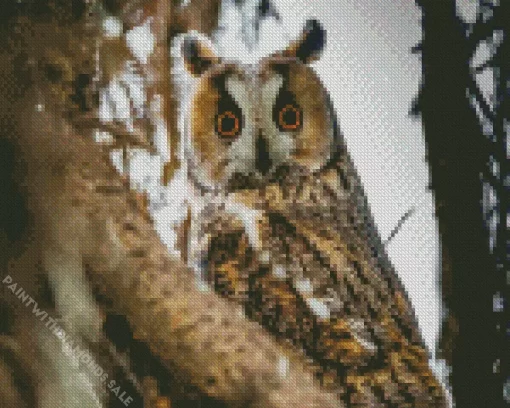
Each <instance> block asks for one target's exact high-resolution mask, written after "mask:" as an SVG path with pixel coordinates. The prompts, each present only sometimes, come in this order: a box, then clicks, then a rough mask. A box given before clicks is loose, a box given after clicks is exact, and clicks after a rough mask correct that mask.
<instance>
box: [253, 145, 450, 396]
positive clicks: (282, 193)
mask: <svg viewBox="0 0 510 408" xmlns="http://www.w3.org/2000/svg"><path fill="white" fill-rule="evenodd" d="M265 203H266V211H267V216H268V218H269V225H270V231H269V233H268V240H269V242H270V245H269V246H270V247H271V248H272V268H273V269H276V273H274V271H273V273H271V271H269V273H268V274H267V276H268V277H267V278H265V279H267V281H268V282H267V283H266V284H265V286H266V288H268V287H271V286H275V285H279V286H282V285H283V286H285V285H288V286H287V288H288V289H287V292H288V293H294V295H295V296H296V298H298V300H293V303H294V304H295V305H296V306H293V307H292V308H290V310H291V312H292V311H293V310H294V309H296V308H297V309H299V308H298V307H297V305H298V304H300V302H301V304H304V305H305V306H304V308H305V310H306V313H305V312H303V311H302V310H301V311H299V312H292V313H290V312H287V314H288V315H289V316H292V317H290V318H289V319H288V320H291V321H293V320H294V319H297V320H299V319H302V320H303V316H306V318H307V319H308V320H310V321H311V322H312V323H311V324H309V327H312V328H313V329H312V331H313V330H315V334H314V335H312V336H311V340H310V339H308V338H306V337H305V338H304V339H303V338H302V339H301V344H302V345H303V347H304V348H305V349H306V350H308V351H309V353H310V354H311V355H312V356H313V357H314V358H315V359H316V360H318V361H321V365H322V367H335V368H334V369H333V371H334V372H336V374H337V375H339V373H343V374H342V375H344V376H346V377H344V380H345V381H346V383H347V384H349V387H350V388H349V390H350V392H351V393H352V395H358V396H359V395H364V396H365V397H366V396H367V395H368V394H367V393H368V391H367V390H365V388H364V387H365V386H366V385H367V384H371V385H370V387H369V388H370V392H371V394H370V397H368V401H371V403H373V402H374V400H373V390H377V391H376V394H377V393H378V395H379V397H378V399H376V400H378V401H379V403H383V401H388V402H389V401H392V402H393V403H396V404H403V403H404V402H403V401H406V400H409V401H413V402H412V403H413V404H414V405H413V406H420V405H419V404H424V405H423V406H444V404H445V402H444V396H443V392H442V388H441V386H440V385H439V384H438V382H437V380H436V379H435V377H434V375H433V374H432V372H431V370H430V368H429V366H428V355H427V350H426V348H425V346H424V343H423V340H422V338H421V336H420V333H419V329H418V326H417V322H416V319H415V316H414V312H413V309H412V306H411V303H410V301H409V299H408V297H407V294H406V292H405V290H404V288H403V285H402V284H401V282H400V280H399V279H398V276H397V275H396V272H395V270H394V268H393V266H392V265H391V263H390V261H389V259H388V257H387V254H386V252H385V250H384V246H383V245H382V242H381V240H380V237H379V235H378V232H377V229H376V228H375V224H374V222H373V218H372V216H371V214H370V210H369V206H368V203H367V201H366V198H365V196H364V193H363V189H362V186H361V183H360V180H359V178H358V176H357V174H356V172H355V169H354V166H353V165H352V162H351V160H350V158H349V156H348V154H347V152H346V151H345V150H343V151H342V150H341V149H339V150H338V152H337V156H336V157H335V160H332V161H331V163H330V165H328V166H327V167H326V168H324V169H322V170H321V171H320V172H318V173H316V174H309V173H307V172H306V171H302V172H300V169H297V168H294V169H289V171H288V173H287V174H285V175H283V176H282V177H280V179H279V181H278V182H275V183H273V184H272V185H269V186H267V187H266V188H265ZM282 269H285V270H286V273H282V272H281V270H282ZM282 277H283V278H284V279H283V280H284V281H285V284H283V283H282V282H281V280H282ZM259 279H260V278H259ZM278 280H280V282H278ZM261 292H264V290H261ZM280 292H281V290H280ZM278 296H279V297H278ZM288 296H289V294H287V297H288ZM268 299H272V303H273V304H272V306H271V307H272V309H273V314H272V318H273V319H275V312H274V309H277V308H278V307H280V308H282V307H283V306H282V303H281V302H282V300H281V299H282V296H281V295H274V294H273V295H268V290H267V289H266V290H265V302H266V308H267V303H268ZM275 299H276V300H275ZM265 314H266V315H268V313H267V312H266V313H265ZM278 319H280V321H281V320H282V318H281V317H278ZM283 321H284V325H283V326H284V328H286V327H287V326H289V324H290V323H289V322H288V321H285V318H284V319H283ZM307 324H308V323H307ZM287 336H288V334H287ZM335 370H336V371H335ZM346 378H350V381H351V383H349V381H347V380H346ZM337 379H338V378H337ZM388 387H390V388H391V387H394V389H390V388H388ZM351 397H352V396H351ZM356 398H357V397H356ZM402 399H403V400H402ZM364 401H365V402H363V403H364V404H366V403H367V400H366V399H365V400H364ZM348 402H349V403H351V404H352V403H353V400H352V398H351V399H349V400H348ZM417 404H418V405H417ZM397 406H401V405H397ZM402 406H405V405H402Z"/></svg>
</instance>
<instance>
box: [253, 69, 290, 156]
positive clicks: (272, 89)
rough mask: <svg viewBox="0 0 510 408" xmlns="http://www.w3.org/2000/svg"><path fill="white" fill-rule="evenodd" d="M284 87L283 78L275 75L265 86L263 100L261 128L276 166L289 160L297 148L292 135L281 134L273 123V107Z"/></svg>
mask: <svg viewBox="0 0 510 408" xmlns="http://www.w3.org/2000/svg"><path fill="white" fill-rule="evenodd" d="M282 86H283V77H282V76H281V75H275V76H274V77H272V78H271V79H269V80H268V81H267V82H266V83H265V84H264V85H263V87H262V98H261V106H262V109H261V126H262V128H263V130H264V134H265V136H266V138H267V141H268V145H269V152H270V157H271V160H272V162H273V165H275V166H276V165H279V164H281V163H282V162H284V161H286V160H288V159H289V158H290V156H291V154H292V152H293V151H294V149H295V146H296V143H295V140H294V138H293V137H292V134H290V133H286V132H280V130H279V129H278V127H277V126H276V124H275V123H274V121H273V107H274V104H275V102H276V98H277V97H278V94H279V93H280V90H281V88H282Z"/></svg>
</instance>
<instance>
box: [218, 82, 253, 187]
mask: <svg viewBox="0 0 510 408" xmlns="http://www.w3.org/2000/svg"><path fill="white" fill-rule="evenodd" d="M226 88H227V92H228V93H229V94H230V96H231V97H232V98H233V99H234V101H235V102H236V103H237V105H238V106H239V108H240V109H241V112H242V114H243V129H242V131H241V134H240V135H239V137H238V138H237V139H236V140H235V141H234V142H233V143H232V145H231V146H230V148H229V151H228V161H229V163H228V165H227V168H226V169H225V178H226V179H227V180H228V179H230V177H231V176H232V174H234V173H236V172H239V173H243V174H248V173H250V172H253V171H254V169H255V156H256V154H255V133H256V132H255V121H254V119H253V116H254V115H253V108H252V106H253V102H252V98H250V89H249V86H248V84H246V83H245V82H243V81H241V80H239V79H237V78H234V77H229V78H227V80H226Z"/></svg>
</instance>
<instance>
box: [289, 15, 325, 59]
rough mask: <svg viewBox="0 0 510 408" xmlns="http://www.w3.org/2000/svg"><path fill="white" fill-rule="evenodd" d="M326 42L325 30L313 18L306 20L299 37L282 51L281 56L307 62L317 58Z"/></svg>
mask: <svg viewBox="0 0 510 408" xmlns="http://www.w3.org/2000/svg"><path fill="white" fill-rule="evenodd" d="M325 44H326V30H325V29H324V28H323V27H322V24H321V23H320V22H319V21H318V20H315V19H312V20H308V21H307V22H306V24H305V27H304V29H303V33H302V34H301V37H300V38H299V39H298V40H297V41H295V42H293V43H292V44H291V45H290V46H289V48H287V49H286V50H285V51H283V56H285V57H293V58H297V59H299V60H301V61H302V62H304V63H305V64H309V63H311V62H314V61H316V60H318V59H319V58H320V56H321V52H322V50H323V49H324V46H325Z"/></svg>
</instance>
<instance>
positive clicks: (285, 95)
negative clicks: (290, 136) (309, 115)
mask: <svg viewBox="0 0 510 408" xmlns="http://www.w3.org/2000/svg"><path fill="white" fill-rule="evenodd" d="M273 121H274V123H275V125H276V126H277V127H278V129H279V130H280V132H295V131H297V130H299V129H301V128H302V127H303V109H301V106H299V104H298V103H297V101H296V96H295V95H294V94H293V93H292V92H290V91H288V90H285V89H283V90H282V91H280V93H279V94H278V97H277V98H276V101H275V103H274V105H273Z"/></svg>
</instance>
